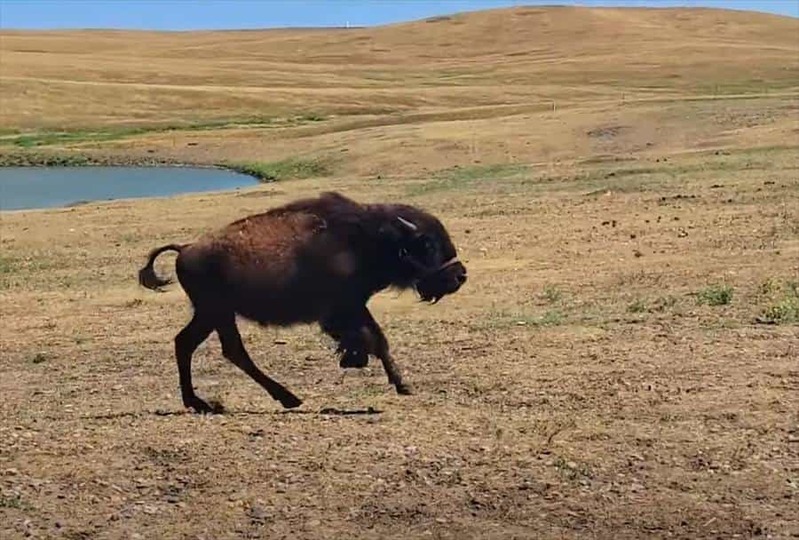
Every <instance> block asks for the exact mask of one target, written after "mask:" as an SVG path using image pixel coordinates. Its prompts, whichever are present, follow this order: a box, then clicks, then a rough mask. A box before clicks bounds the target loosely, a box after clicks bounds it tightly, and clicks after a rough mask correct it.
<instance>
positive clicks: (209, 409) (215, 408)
mask: <svg viewBox="0 0 799 540" xmlns="http://www.w3.org/2000/svg"><path fill="white" fill-rule="evenodd" d="M184 405H185V406H186V407H188V408H189V409H193V410H194V412H195V413H197V414H222V413H223V412H225V408H224V407H223V406H222V404H221V403H219V402H214V403H213V404H211V405H209V404H208V403H206V402H205V401H203V400H201V399H200V398H194V399H192V400H189V401H188V402H186V403H184Z"/></svg>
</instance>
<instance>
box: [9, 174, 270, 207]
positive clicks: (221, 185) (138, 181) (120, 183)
mask: <svg viewBox="0 0 799 540" xmlns="http://www.w3.org/2000/svg"><path fill="white" fill-rule="evenodd" d="M257 183H258V180H256V179H255V178H252V177H251V176H247V175H244V174H239V173H235V172H232V171H228V170H224V169H210V168H208V169H206V168H197V167H0V210H27V209H32V208H54V207H63V206H71V205H74V204H78V203H83V202H93V201H107V200H113V199H128V198H132V199H136V198H141V197H167V196H170V195H177V194H180V193H197V192H204V191H220V190H230V189H236V188H241V187H249V186H253V185H255V184H257Z"/></svg>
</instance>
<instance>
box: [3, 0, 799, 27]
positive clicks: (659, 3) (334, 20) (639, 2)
mask: <svg viewBox="0 0 799 540" xmlns="http://www.w3.org/2000/svg"><path fill="white" fill-rule="evenodd" d="M533 4H579V5H584V6H600V5H605V6H607V5H615V6H622V5H624V6H654V7H666V6H707V7H719V8H731V9H743V10H755V11H765V12H770V13H778V14H781V15H791V16H794V17H799V1H797V0H760V1H757V0H682V1H680V0H579V1H578V0H521V1H514V0H443V1H429V0H368V1H367V0H360V1H358V0H315V1H305V0H294V1H278V0H136V1H134V0H0V27H2V28H37V29H42V28H133V29H154V30H194V29H217V28H267V27H285V26H344V25H345V24H347V23H349V24H350V25H353V26H371V25H377V24H386V23H393V22H400V21H407V20H412V19H420V18H424V17H430V16H433V15H441V14H445V13H452V12H458V11H473V10H479V9H488V8H497V7H505V6H513V5H533Z"/></svg>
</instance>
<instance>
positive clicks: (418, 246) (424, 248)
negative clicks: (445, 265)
mask: <svg viewBox="0 0 799 540" xmlns="http://www.w3.org/2000/svg"><path fill="white" fill-rule="evenodd" d="M411 250H412V251H413V253H414V255H416V256H417V257H419V258H422V259H425V258H428V257H430V256H432V255H433V254H434V253H435V250H436V243H435V242H434V241H433V239H432V238H430V237H429V236H427V235H426V234H420V235H419V236H417V237H416V238H415V239H414V241H413V247H412V248H411Z"/></svg>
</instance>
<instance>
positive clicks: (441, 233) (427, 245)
mask: <svg viewBox="0 0 799 540" xmlns="http://www.w3.org/2000/svg"><path fill="white" fill-rule="evenodd" d="M413 210H416V209H413ZM408 214H409V213H407V212H406V215H402V213H400V214H398V215H397V216H396V222H395V226H396V227H398V228H399V229H400V231H401V233H400V235H399V237H400V238H399V240H398V242H397V244H398V246H399V249H398V253H397V256H398V258H399V265H400V271H401V273H402V276H403V281H404V282H405V283H404V284H407V285H408V286H410V287H413V288H414V289H415V290H416V292H417V293H418V294H419V296H420V297H421V299H422V300H423V301H425V302H431V303H433V304H435V303H436V302H438V301H439V300H440V299H441V298H443V297H444V296H446V295H448V294H452V293H454V292H456V291H457V290H458V289H460V288H461V286H462V285H463V284H464V283H465V282H466V267H465V266H464V265H463V263H461V262H460V261H459V260H458V256H457V253H456V251H455V246H454V245H453V244H452V241H451V240H450V237H449V234H448V233H447V231H446V229H445V228H444V226H443V225H442V224H441V222H439V221H438V219H436V218H435V217H433V216H431V215H429V214H427V213H424V212H420V211H418V210H416V211H415V212H410V214H411V215H408Z"/></svg>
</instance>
